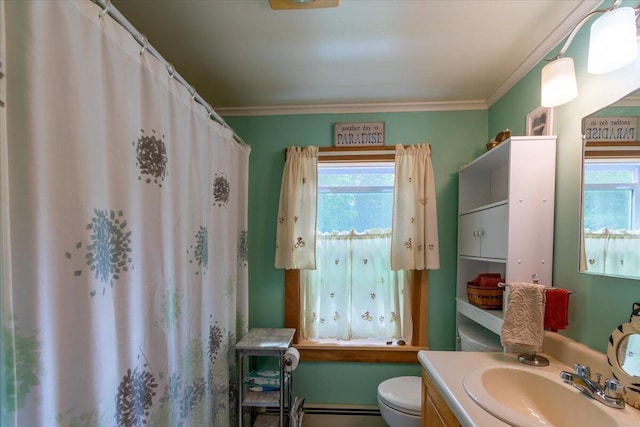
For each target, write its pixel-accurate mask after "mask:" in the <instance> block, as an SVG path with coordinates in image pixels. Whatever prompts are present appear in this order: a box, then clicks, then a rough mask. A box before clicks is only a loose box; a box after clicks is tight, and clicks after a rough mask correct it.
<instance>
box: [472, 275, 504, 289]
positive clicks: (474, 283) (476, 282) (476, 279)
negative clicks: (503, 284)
mask: <svg viewBox="0 0 640 427" xmlns="http://www.w3.org/2000/svg"><path fill="white" fill-rule="evenodd" d="M483 277H498V278H499V277H500V273H480V274H478V275H477V276H476V277H474V278H473V279H471V280H470V281H469V282H467V284H468V285H472V286H480V280H481V279H482V278H483ZM503 281H504V280H503Z"/></svg>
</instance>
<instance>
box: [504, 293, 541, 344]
mask: <svg viewBox="0 0 640 427" xmlns="http://www.w3.org/2000/svg"><path fill="white" fill-rule="evenodd" d="M544 289H545V287H544V286H543V285H538V284H534V283H509V300H508V302H507V308H506V311H505V313H504V321H503V323H502V331H501V334H500V341H501V343H502V345H503V346H504V347H509V346H512V345H518V346H523V347H525V348H527V349H529V350H531V351H541V350H542V340H543V338H544V333H543V325H544V304H545V292H544Z"/></svg>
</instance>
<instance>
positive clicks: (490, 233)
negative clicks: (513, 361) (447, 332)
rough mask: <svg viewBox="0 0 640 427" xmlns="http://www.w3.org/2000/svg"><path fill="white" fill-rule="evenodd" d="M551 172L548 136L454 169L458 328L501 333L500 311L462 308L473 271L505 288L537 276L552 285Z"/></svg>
mask: <svg viewBox="0 0 640 427" xmlns="http://www.w3.org/2000/svg"><path fill="white" fill-rule="evenodd" d="M555 170H556V137H555V136H514V137H511V138H509V139H507V140H506V141H504V142H502V143H501V144H499V145H498V146H497V147H495V148H493V149H492V150H490V151H488V152H486V153H485V154H483V155H482V156H480V157H478V158H477V159H475V160H474V161H472V162H471V163H469V164H467V165H464V166H462V167H461V168H460V170H459V189H458V218H459V222H458V267H457V289H456V310H457V315H456V322H457V326H459V325H461V324H464V323H469V322H475V323H478V324H480V325H482V326H483V327H485V328H487V329H488V330H490V331H492V332H493V333H495V334H497V335H500V330H501V328H502V319H503V310H483V309H481V308H479V307H476V306H474V305H472V304H470V303H469V302H468V299H467V288H466V286H467V282H468V281H469V280H471V279H473V278H474V277H475V276H476V275H477V274H479V273H501V274H502V276H503V277H504V278H505V281H506V282H507V283H513V282H531V280H532V275H533V274H538V275H539V280H540V283H541V284H543V285H545V286H551V281H552V269H553V215H554V197H555ZM506 297H507V294H506V293H505V301H506ZM456 331H457V329H456ZM456 333H457V332H456Z"/></svg>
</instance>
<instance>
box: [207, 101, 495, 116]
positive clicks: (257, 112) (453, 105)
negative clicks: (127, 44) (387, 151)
mask: <svg viewBox="0 0 640 427" xmlns="http://www.w3.org/2000/svg"><path fill="white" fill-rule="evenodd" d="M486 109H487V104H486V102H484V101H481V100H479V101H448V102H398V103H380V104H373V103H371V104H326V105H284V106H274V107H240V108H220V107H216V111H217V112H218V114H220V115H221V116H223V117H229V116H276V115H295V114H349V113H395V112H402V113H404V112H409V111H460V110H486Z"/></svg>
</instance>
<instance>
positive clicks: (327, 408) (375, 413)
mask: <svg viewBox="0 0 640 427" xmlns="http://www.w3.org/2000/svg"><path fill="white" fill-rule="evenodd" d="M278 411H279V409H278V408H267V409H266V412H267V413H268V414H271V413H274V414H277V413H279V412H278ZM304 413H305V415H340V416H342V415H352V416H359V417H362V416H371V417H379V416H380V409H378V407H377V406H368V405H327V404H312V403H305V405H304Z"/></svg>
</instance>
